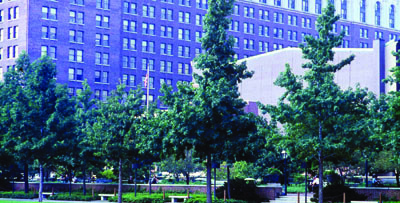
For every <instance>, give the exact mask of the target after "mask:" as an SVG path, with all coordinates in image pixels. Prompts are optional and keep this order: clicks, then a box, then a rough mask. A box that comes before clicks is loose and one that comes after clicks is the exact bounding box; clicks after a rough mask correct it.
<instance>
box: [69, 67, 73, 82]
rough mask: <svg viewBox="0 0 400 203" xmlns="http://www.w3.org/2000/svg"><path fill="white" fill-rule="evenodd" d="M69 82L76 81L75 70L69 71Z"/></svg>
mask: <svg viewBox="0 0 400 203" xmlns="http://www.w3.org/2000/svg"><path fill="white" fill-rule="evenodd" d="M68 80H69V81H73V80H75V69H73V68H70V69H68Z"/></svg>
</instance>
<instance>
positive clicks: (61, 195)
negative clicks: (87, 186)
mask: <svg viewBox="0 0 400 203" xmlns="http://www.w3.org/2000/svg"><path fill="white" fill-rule="evenodd" d="M47 199H48V200H69V201H93V200H100V197H99V196H98V194H96V193H95V194H94V198H93V197H92V195H91V194H90V195H86V196H85V195H82V194H81V193H78V192H73V193H72V194H71V195H69V193H58V194H54V195H52V196H49V197H47Z"/></svg>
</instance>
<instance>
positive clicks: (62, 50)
mask: <svg viewBox="0 0 400 203" xmlns="http://www.w3.org/2000/svg"><path fill="white" fill-rule="evenodd" d="M331 1H332V2H333V3H334V5H335V7H336V9H337V13H338V14H340V15H341V16H342V20H340V21H339V22H338V23H336V25H335V26H334V29H333V32H337V33H340V32H342V31H343V32H345V35H346V36H345V38H344V42H343V44H342V47H353V48H359V47H364V48H367V47H372V41H373V40H374V39H378V38H380V39H383V40H384V41H389V40H391V39H398V38H399V37H400V12H398V11H397V9H400V2H399V1H397V0H386V1H381V0H378V1H376V0H373V1H372V0H354V1H353V0H335V1H333V0H331ZM326 4H327V2H326V1H325V0H257V1H254V0H252V1H243V0H238V1H237V2H236V3H235V6H234V9H233V14H232V22H231V26H230V29H229V34H230V35H232V36H233V37H234V39H235V51H236V53H237V57H238V58H239V59H242V58H246V57H249V56H254V55H258V54H262V53H265V52H269V51H273V50H278V49H282V48H285V47H297V46H298V44H299V43H301V42H303V39H304V36H305V35H314V36H315V35H317V32H316V29H315V28H316V26H315V22H316V18H317V16H318V15H319V14H320V13H321V9H322V8H324V7H325V6H326ZM207 7H208V5H207V0H0V67H1V70H2V71H0V75H2V73H3V72H6V71H7V70H8V69H9V68H12V67H13V66H14V64H15V59H16V58H17V57H18V54H19V53H20V52H21V51H23V50H25V51H26V52H27V53H28V54H29V55H30V56H31V59H32V60H34V59H37V58H39V57H40V56H41V55H45V54H47V55H48V56H50V57H51V58H53V59H54V62H55V63H56V66H57V71H58V74H57V81H58V82H59V83H63V84H67V85H68V87H69V93H70V94H71V95H74V94H76V91H77V90H79V89H80V88H81V86H82V81H83V80H85V79H87V81H88V83H89V85H90V86H91V88H92V90H93V92H94V96H95V97H96V98H99V99H106V97H107V96H108V95H109V94H110V92H111V91H112V90H113V89H115V87H116V85H117V84H118V83H120V82H122V83H125V84H126V85H127V87H128V89H129V88H137V87H138V86H142V87H143V82H144V79H145V75H146V73H147V71H146V70H147V68H149V69H150V74H149V75H150V76H149V86H150V96H149V100H150V101H152V100H156V98H157V97H158V96H159V88H160V86H161V84H162V83H167V84H169V85H172V86H173V87H174V88H176V83H177V82H190V81H191V80H192V67H191V64H190V62H191V61H192V60H193V58H194V57H196V55H198V54H199V53H201V52H202V50H201V43H200V41H199V39H200V38H201V37H202V35H203V30H202V26H203V21H204V16H205V14H206V12H207ZM396 11H397V12H396Z"/></svg>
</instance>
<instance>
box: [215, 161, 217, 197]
mask: <svg viewBox="0 0 400 203" xmlns="http://www.w3.org/2000/svg"><path fill="white" fill-rule="evenodd" d="M216 190H217V167H215V168H214V200H217V193H216Z"/></svg>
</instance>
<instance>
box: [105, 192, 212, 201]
mask: <svg viewBox="0 0 400 203" xmlns="http://www.w3.org/2000/svg"><path fill="white" fill-rule="evenodd" d="M185 195H186V193H185ZM168 196H183V194H182V193H178V192H173V193H169V192H168V193H167V192H166V193H165V200H163V194H162V193H152V194H151V195H149V193H137V196H136V197H135V194H134V193H125V194H123V195H122V201H123V202H135V203H137V202H140V203H164V202H171V199H170V198H168ZM190 197H191V199H192V198H194V199H197V198H205V194H190ZM108 201H110V202H117V201H118V196H115V197H110V198H109V199H108Z"/></svg>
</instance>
